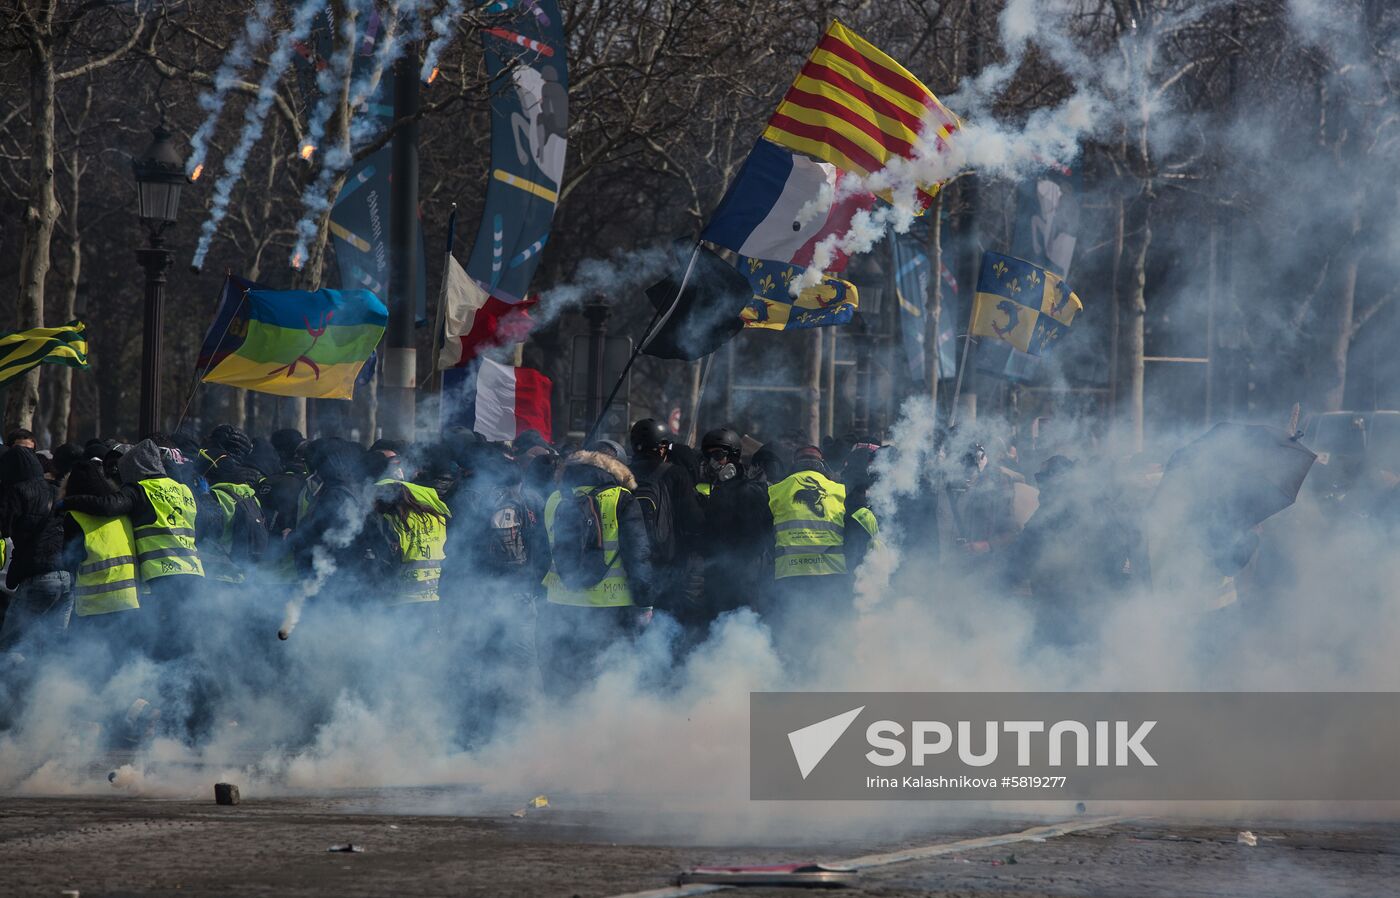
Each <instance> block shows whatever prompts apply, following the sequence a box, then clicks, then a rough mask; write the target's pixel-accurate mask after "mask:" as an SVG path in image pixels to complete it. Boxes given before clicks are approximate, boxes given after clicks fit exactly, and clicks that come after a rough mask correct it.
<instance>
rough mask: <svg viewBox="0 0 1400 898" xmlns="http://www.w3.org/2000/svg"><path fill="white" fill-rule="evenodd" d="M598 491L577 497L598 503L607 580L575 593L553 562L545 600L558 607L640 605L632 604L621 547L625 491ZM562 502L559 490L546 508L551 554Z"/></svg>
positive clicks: (585, 489) (582, 490) (578, 491)
mask: <svg viewBox="0 0 1400 898" xmlns="http://www.w3.org/2000/svg"><path fill="white" fill-rule="evenodd" d="M595 489H597V488H596V487H591V486H576V487H574V495H575V496H582V495H585V494H588V493H593V498H594V500H596V501H597V503H598V513H599V515H600V516H601V517H602V520H601V521H600V523H601V524H602V526H603V561H604V562H605V563H606V564H607V566H608V572H607V574H605V575H604V576H603V579H601V580H599V581H598V582H597V583H595V584H593V585H592V586H590V587H588V588H587V589H571V588H570V587H569V586H568V585H567V584H565V583H564V580H563V578H561V577H560V576H559V573H558V571H556V570H555V569H554V562H552V561H551V562H550V563H549V573H547V574H545V575H544V587H545V598H546V599H548V600H549V601H551V602H553V603H554V604H556V605H582V606H585V607H592V608H623V607H626V606H628V605H634V604H636V603H635V602H633V601H632V590H631V589H629V588H628V586H627V571H626V569H625V568H624V567H623V566H622V553H621V548H620V545H619V543H618V524H617V503H618V501H619V500H621V498H622V494H623V492H624V490H623V488H622V487H620V486H610V487H608V488H607V489H602V490H597V492H594V490H595ZM562 501H564V494H563V493H561V492H559V491H558V490H555V492H554V494H553V495H551V496H550V497H549V501H547V502H546V503H545V505H544V529H545V533H547V534H548V535H549V547H550V549H551V550H553V548H554V540H555V537H554V518H555V515H556V514H557V513H558V511H559V503H560V502H562Z"/></svg>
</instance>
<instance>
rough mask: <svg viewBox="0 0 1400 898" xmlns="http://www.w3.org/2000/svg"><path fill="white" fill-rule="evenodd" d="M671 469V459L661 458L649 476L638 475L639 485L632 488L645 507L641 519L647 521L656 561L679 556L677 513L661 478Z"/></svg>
mask: <svg viewBox="0 0 1400 898" xmlns="http://www.w3.org/2000/svg"><path fill="white" fill-rule="evenodd" d="M670 469H671V463H670V462H662V463H661V464H660V465H658V466H657V467H656V470H655V471H652V472H651V473H650V474H649V475H647V479H645V480H641V479H638V480H637V488H636V489H634V490H633V491H632V495H633V496H634V497H635V498H636V500H637V505H638V507H640V508H641V510H642V520H644V521H646V525H647V536H648V537H650V539H651V560H652V561H653V562H654V563H656V564H670V563H671V562H672V561H673V560H674V559H675V557H676V515H675V512H674V511H673V510H672V507H671V493H670V491H669V490H667V489H665V488H663V487H662V486H661V478H662V477H664V476H665V475H666V472H667V471H669V470H670Z"/></svg>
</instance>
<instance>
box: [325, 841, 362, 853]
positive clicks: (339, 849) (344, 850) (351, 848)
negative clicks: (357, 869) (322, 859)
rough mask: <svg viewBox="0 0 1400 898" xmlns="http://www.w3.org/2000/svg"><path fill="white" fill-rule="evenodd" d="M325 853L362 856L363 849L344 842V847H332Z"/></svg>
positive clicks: (360, 846)
mask: <svg viewBox="0 0 1400 898" xmlns="http://www.w3.org/2000/svg"><path fill="white" fill-rule="evenodd" d="M326 851H327V852H329V853H332V854H364V851H365V849H364V846H363V845H356V844H355V843H353V842H346V843H345V844H344V845H332V846H331V847H329V848H327V849H326Z"/></svg>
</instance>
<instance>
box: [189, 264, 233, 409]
mask: <svg viewBox="0 0 1400 898" xmlns="http://www.w3.org/2000/svg"><path fill="white" fill-rule="evenodd" d="M232 277H233V272H232V271H227V272H225V273H224V286H223V287H222V288H221V289H220V290H219V295H220V296H222V295H223V293H224V291H225V290H227V289H228V282H229V279H230V278H232ZM247 301H248V291H247V290H244V291H243V295H242V296H241V297H239V300H238V308H239V309H241V308H243V304H244V303H245V302H247ZM216 314H217V313H216ZM237 319H238V309H235V310H234V312H233V314H232V315H230V316H229V319H228V324H226V325H224V332H223V333H222V334H220V335H219V342H218V343H215V344H214V352H213V354H212V355H211V357H210V358H211V361H210V363H209V364H208V365H205V366H204V370H203V371H200V370H199V366H198V365H196V366H195V375H194V387H193V388H192V389H191V390H190V395H189V396H187V397H186V398H185V407H184V408H183V409H181V410H180V419H179V420H178V421H176V422H175V430H176V431H177V432H178V431H179V430H180V428H181V426H183V425H184V423H185V416H186V415H188V414H189V413H190V405H191V404H193V402H194V397H195V395H196V394H198V393H199V388H200V387H202V386H204V376H205V375H206V374H208V373H209V372H210V371H212V370H214V363H213V361H212V359H213V358H214V357H216V356H218V354H219V350H220V349H222V348H223V346H224V341H225V340H227V339H228V332H229V331H230V330H232V329H233V322H234V321H236V320H237ZM240 398H241V397H240Z"/></svg>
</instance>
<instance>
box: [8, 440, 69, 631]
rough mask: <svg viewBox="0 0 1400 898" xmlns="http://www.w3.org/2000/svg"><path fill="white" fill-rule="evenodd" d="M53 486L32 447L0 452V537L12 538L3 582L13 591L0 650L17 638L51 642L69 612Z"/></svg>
mask: <svg viewBox="0 0 1400 898" xmlns="http://www.w3.org/2000/svg"><path fill="white" fill-rule="evenodd" d="M56 501H57V496H56V494H55V491H54V486H53V484H52V483H50V482H49V481H48V480H46V479H44V468H43V465H41V464H40V463H39V458H38V456H36V455H35V454H34V451H33V450H32V449H28V448H25V447H24V446H12V447H10V448H9V449H8V450H6V452H5V453H4V455H0V536H5V537H9V538H10V539H11V540H12V541H13V542H14V553H13V557H12V558H11V559H10V569H9V573H8V574H7V576H6V584H7V585H8V586H9V588H10V589H12V590H14V591H15V594H14V596H13V597H12V598H11V599H10V603H9V607H8V608H7V609H6V611H5V617H4V623H3V625H0V651H8V650H10V649H11V648H13V647H14V646H15V644H16V643H17V642H19V641H20V640H21V639H32V640H34V644H36V647H37V646H40V645H48V644H51V643H52V642H53V641H55V640H56V639H57V638H58V637H59V636H60V635H61V634H62V632H63V630H65V629H66V628H67V627H68V619H69V617H70V615H71V614H72V611H73V598H72V594H71V592H70V589H69V588H70V586H71V585H72V578H71V577H70V575H69V573H68V572H67V571H66V570H64V569H63V524H62V522H61V521H60V520H59V518H58V516H57V514H56V511H55V507H56Z"/></svg>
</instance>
